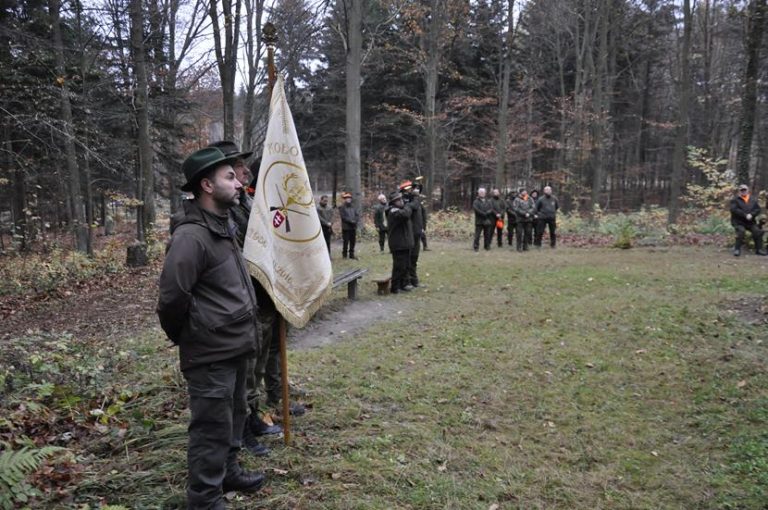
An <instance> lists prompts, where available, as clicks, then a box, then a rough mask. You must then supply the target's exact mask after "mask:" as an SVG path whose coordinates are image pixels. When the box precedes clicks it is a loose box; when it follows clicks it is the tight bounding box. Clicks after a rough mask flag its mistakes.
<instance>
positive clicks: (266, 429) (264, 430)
mask: <svg viewBox="0 0 768 510" xmlns="http://www.w3.org/2000/svg"><path fill="white" fill-rule="evenodd" d="M246 428H247V429H250V431H251V432H253V435H255V436H268V435H272V434H282V432H283V427H281V426H280V425H270V424H269V423H267V422H265V421H264V420H262V419H261V418H260V417H259V415H257V414H252V415H251V416H250V417H248V426H247V427H246ZM243 437H245V435H243Z"/></svg>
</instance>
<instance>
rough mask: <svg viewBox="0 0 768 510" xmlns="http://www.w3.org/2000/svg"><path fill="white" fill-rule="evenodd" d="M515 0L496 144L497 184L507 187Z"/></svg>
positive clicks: (509, 19) (507, 39)
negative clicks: (506, 168) (506, 169)
mask: <svg viewBox="0 0 768 510" xmlns="http://www.w3.org/2000/svg"><path fill="white" fill-rule="evenodd" d="M514 6H515V0H509V3H508V9H507V34H506V37H505V42H504V45H503V48H504V50H503V51H504V61H503V64H502V66H503V67H502V71H501V94H500V95H499V120H498V126H499V127H498V129H499V132H498V139H497V144H496V178H495V179H494V180H495V182H496V186H497V187H499V188H505V187H506V184H507V183H506V174H505V167H506V161H507V144H508V125H507V124H508V117H509V81H510V75H511V74H512V41H513V36H514V33H515V32H514V29H515V17H514V12H513V11H514Z"/></svg>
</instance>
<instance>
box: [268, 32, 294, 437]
mask: <svg viewBox="0 0 768 510" xmlns="http://www.w3.org/2000/svg"><path fill="white" fill-rule="evenodd" d="M261 34H262V40H263V41H264V44H266V46H267V87H268V89H267V90H268V92H269V93H268V94H267V97H268V98H269V104H270V105H271V104H272V91H273V89H274V88H275V82H276V81H277V71H276V70H275V45H276V44H277V29H275V25H273V24H272V23H270V22H267V23H265V24H264V28H263V29H262V30H261ZM277 329H278V334H279V337H280V382H281V383H282V393H283V441H284V442H285V444H286V446H287V445H289V444H290V443H291V409H290V402H289V400H288V356H287V348H286V343H287V341H286V325H285V318H284V317H283V316H282V314H280V313H277Z"/></svg>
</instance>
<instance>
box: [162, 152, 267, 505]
mask: <svg viewBox="0 0 768 510" xmlns="http://www.w3.org/2000/svg"><path fill="white" fill-rule="evenodd" d="M232 163H233V160H231V159H229V158H227V157H226V156H225V155H224V153H223V152H222V151H221V150H219V149H218V148H215V147H209V148H206V149H201V150H199V151H197V152H195V153H193V154H192V155H191V156H189V157H188V158H187V160H186V161H184V164H183V166H182V170H183V171H184V175H185V177H186V179H187V182H186V184H184V186H182V187H181V189H182V190H184V191H191V192H192V193H193V194H194V196H195V199H194V200H188V201H185V204H184V215H183V217H181V218H180V219H179V221H178V223H177V224H176V225H175V228H174V230H173V231H172V232H171V234H172V236H171V240H170V243H169V244H168V250H167V253H166V256H165V263H164V265H163V271H162V273H161V275H160V297H159V300H158V304H157V314H158V316H159V318H160V324H161V326H162V327H163V330H164V331H165V333H166V334H167V335H168V338H170V339H171V341H172V342H173V343H174V344H176V345H178V347H179V359H180V365H181V370H182V372H183V374H184V378H185V379H186V381H187V389H188V391H189V407H190V411H191V418H190V423H189V429H188V431H189V444H188V448H187V469H188V477H189V479H188V487H187V508H189V509H215V510H220V509H224V508H226V507H225V504H224V498H223V494H224V492H228V491H233V490H234V491H244V492H251V491H256V490H258V489H259V488H261V486H262V485H263V484H264V476H263V475H261V474H257V473H251V472H247V471H244V470H243V469H242V468H241V467H240V465H239V464H238V462H237V453H238V450H239V449H240V445H241V440H242V433H243V425H244V423H245V419H246V415H247V405H246V386H245V381H246V372H247V370H246V368H247V361H248V357H249V356H250V355H252V353H253V352H254V350H255V349H256V341H257V335H258V331H259V327H258V323H257V322H256V317H257V315H256V311H257V305H256V296H255V294H254V290H253V286H252V285H251V278H250V276H249V274H248V271H247V270H246V266H245V262H244V261H243V258H242V256H241V254H240V248H239V247H238V245H237V242H236V240H235V237H234V235H235V232H236V227H235V226H234V225H233V224H232V222H231V220H230V216H229V208H230V207H233V206H235V205H237V204H238V200H239V196H240V189H241V188H242V184H240V182H239V181H238V180H237V178H236V175H235V171H234V169H233V168H232Z"/></svg>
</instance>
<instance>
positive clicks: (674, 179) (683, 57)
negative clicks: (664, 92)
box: [667, 0, 693, 224]
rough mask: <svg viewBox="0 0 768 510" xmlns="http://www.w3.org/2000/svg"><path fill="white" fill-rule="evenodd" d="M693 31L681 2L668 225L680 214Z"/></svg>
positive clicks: (687, 7) (685, 4)
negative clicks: (675, 127) (677, 83)
mask: <svg viewBox="0 0 768 510" xmlns="http://www.w3.org/2000/svg"><path fill="white" fill-rule="evenodd" d="M692 31H693V15H692V12H691V0H683V45H682V50H681V53H680V82H679V106H678V117H677V129H676V133H675V148H674V152H673V154H672V175H671V178H670V182H669V197H668V198H669V202H668V207H669V217H668V218H667V221H668V223H669V224H673V223H675V221H677V215H678V213H679V212H680V192H681V190H682V185H683V184H682V181H683V171H684V170H685V152H686V146H687V145H688V123H689V119H688V110H689V108H690V100H691V66H690V62H689V57H690V54H691V32H692Z"/></svg>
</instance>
